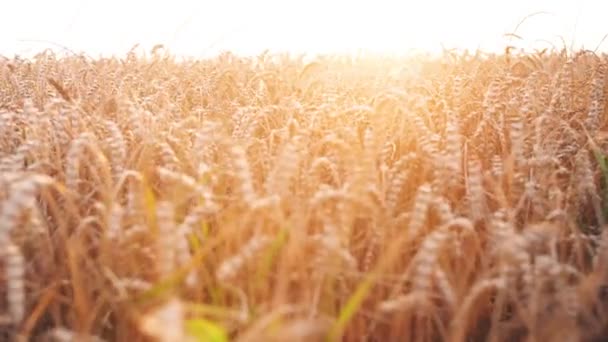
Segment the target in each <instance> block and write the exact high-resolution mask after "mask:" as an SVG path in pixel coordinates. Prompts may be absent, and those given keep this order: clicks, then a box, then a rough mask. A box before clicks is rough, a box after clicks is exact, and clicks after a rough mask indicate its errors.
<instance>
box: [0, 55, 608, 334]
mask: <svg viewBox="0 0 608 342" xmlns="http://www.w3.org/2000/svg"><path fill="white" fill-rule="evenodd" d="M607 73H608V56H600V55H596V54H594V53H592V52H589V51H580V52H578V53H570V52H565V51H563V52H560V51H554V52H551V51H541V52H536V53H530V54H520V55H518V54H515V53H509V51H507V52H506V53H505V54H502V55H486V54H481V53H477V54H467V53H452V52H447V51H446V52H445V53H444V54H443V55H442V56H440V57H431V56H426V57H425V56H419V57H409V58H397V57H394V58H389V57H381V56H371V55H370V56H363V55H362V56H357V57H353V56H350V57H345V56H326V57H315V58H314V59H313V60H309V59H305V58H304V57H298V56H287V55H270V54H263V55H260V56H256V57H251V58H244V57H237V56H234V55H232V54H230V53H224V54H222V55H220V56H219V57H217V58H213V59H207V60H179V59H177V58H175V57H173V56H172V55H170V54H169V53H168V52H166V51H165V50H163V49H155V50H154V51H151V52H149V53H145V54H135V53H133V52H131V53H129V54H127V55H126V56H125V57H124V58H122V57H121V58H118V57H116V58H98V59H91V58H89V57H87V56H85V55H68V56H59V55H56V54H54V53H53V52H50V51H45V52H42V53H40V54H39V55H37V56H35V58H33V59H31V60H26V59H19V58H13V59H6V58H1V57H0V332H1V335H0V340H2V341H4V340H7V341H8V340H18V341H29V340H32V341H87V340H89V341H167V342H168V341H201V342H202V341H210V342H225V341H239V342H241V341H277V342H278V341H378V342H380V341H463V342H464V341H605V340H607V339H608V267H607V262H608V231H605V229H604V227H606V225H607V222H606V221H607V220H608V116H607V113H606V108H605V103H606V98H605V94H606V83H607V80H606V76H607Z"/></svg>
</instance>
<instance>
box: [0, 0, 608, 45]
mask: <svg viewBox="0 0 608 342" xmlns="http://www.w3.org/2000/svg"><path fill="white" fill-rule="evenodd" d="M7 9H8V10H7ZM607 9H608V3H604V2H602V1H582V2H581V1H566V0H560V1H549V0H540V1H534V2H532V1H524V0H512V1H510V2H505V1H502V2H499V1H483V0H461V1H459V2H457V3H456V2H451V1H443V0H426V1H423V2H413V1H391V0H376V1H371V0H361V1H358V2H357V1H350V2H349V1H326V2H323V1H321V0H310V1H305V2H303V1H280V0H260V1H255V2H253V1H247V0H225V1H215V2H210V1H188V0H174V1H172V2H169V3H162V2H160V1H156V2H154V1H147V2H146V1H118V0H108V1H104V2H97V1H92V0H80V1H79V0H54V1H52V2H50V1H35V0H22V1H16V2H12V3H11V5H9V6H8V8H6V7H5V11H4V12H5V13H6V18H5V20H2V21H0V32H3V33H2V34H1V35H0V55H3V56H6V57H11V56H13V55H15V54H17V55H26V56H27V55H32V54H35V53H38V52H41V51H43V50H45V49H47V48H50V49H52V50H56V51H61V50H62V48H61V47H60V46H65V47H66V48H68V49H70V50H73V51H75V52H77V53H81V52H82V53H86V54H88V55H91V56H99V55H106V56H107V55H125V54H126V53H127V52H128V51H129V50H130V49H131V47H133V46H134V45H136V44H139V46H140V47H141V48H142V49H144V50H145V51H149V49H150V48H152V47H153V46H154V45H157V44H162V45H163V46H165V47H166V48H167V49H168V50H169V51H170V52H171V53H172V54H175V55H178V56H188V57H206V56H210V55H214V54H216V53H218V52H221V51H231V52H234V53H237V54H246V55H255V54H258V53H261V52H262V51H265V50H270V51H273V52H279V51H281V52H293V53H313V54H316V53H349V52H355V51H358V50H366V51H371V52H376V53H394V54H401V53H407V52H408V51H410V50H415V51H427V52H431V53H432V52H437V51H441V49H442V48H443V47H445V48H447V49H451V48H457V49H462V50H464V49H469V50H473V51H474V50H477V49H479V50H483V51H488V52H496V51H500V50H502V49H504V47H505V46H507V45H514V46H516V47H525V48H527V49H533V48H538V49H542V48H545V47H548V48H551V47H552V46H555V47H557V48H562V46H563V45H564V43H562V39H563V41H565V45H566V46H567V47H568V48H574V49H579V48H586V49H591V50H594V49H595V48H596V47H597V46H598V45H599V44H600V42H601V41H602V39H603V37H604V36H605V34H606V33H608V22H606V21H604V20H603V18H602V15H603V14H604V13H608V11H606V10H607ZM541 11H544V12H543V13H538V12H541ZM534 13H538V14H536V15H533V16H531V17H530V18H528V19H527V20H526V21H525V22H523V24H521V25H520V26H519V28H518V30H517V34H518V35H519V36H521V37H522V38H523V39H519V38H514V37H511V41H509V40H508V39H509V38H508V37H505V34H506V33H511V32H513V30H514V29H515V27H516V26H517V24H518V23H519V22H520V21H521V20H522V19H524V18H525V17H526V16H529V15H531V14H534ZM560 37H561V38H560ZM600 50H601V51H608V42H607V43H605V44H603V45H602V46H601V48H600Z"/></svg>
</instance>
